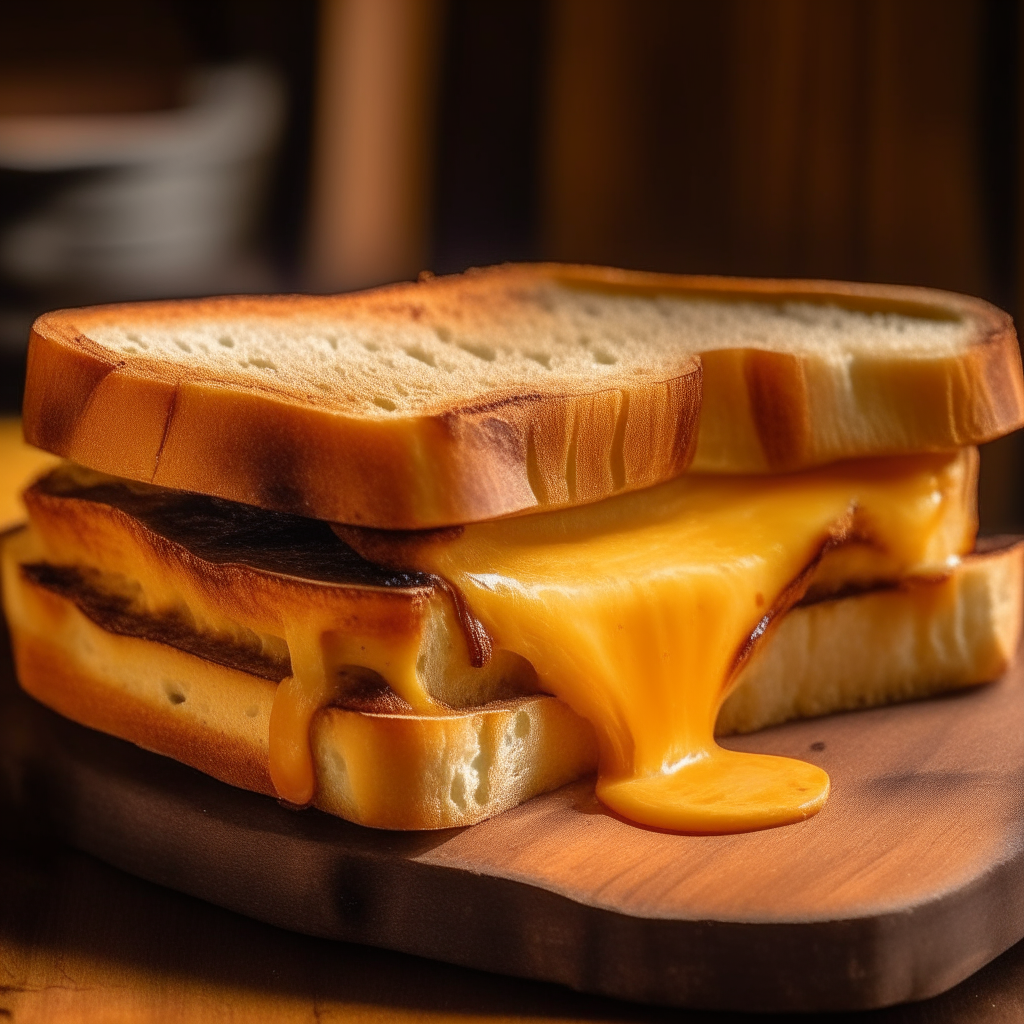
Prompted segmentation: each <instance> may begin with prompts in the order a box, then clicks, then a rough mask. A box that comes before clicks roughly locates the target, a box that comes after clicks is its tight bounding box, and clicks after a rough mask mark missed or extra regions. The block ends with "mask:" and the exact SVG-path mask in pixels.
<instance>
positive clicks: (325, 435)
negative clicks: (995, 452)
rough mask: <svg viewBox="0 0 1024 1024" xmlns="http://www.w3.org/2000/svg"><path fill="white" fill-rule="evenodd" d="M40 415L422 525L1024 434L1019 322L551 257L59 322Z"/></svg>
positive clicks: (99, 457)
mask: <svg viewBox="0 0 1024 1024" xmlns="http://www.w3.org/2000/svg"><path fill="white" fill-rule="evenodd" d="M702 378H703V385H702ZM702 393H703V399H702ZM24 415H25V428H26V433H27V437H28V439H29V440H30V441H31V442H32V443H33V444H37V445H39V446H40V447H42V448H45V449H47V450H49V451H53V452H56V453H57V454H60V455H63V456H65V457H67V458H71V459H74V460H75V461H77V462H79V463H82V464H83V465H87V466H90V467H92V468H94V469H98V470H102V471H104V472H109V473H114V474H116V475H118V476H123V477H130V478H132V479H135V480H141V481H147V482H152V483H156V484H162V485H164V486H168V487H177V488H182V489H185V490H193V491H199V492H202V493H207V494H214V495H219V496H221V497H225V498H230V499H232V500H235V501H242V502H248V503H250V504H254V505H259V506H261V507H264V508H273V509H278V510H281V511H287V512H296V513H300V514H303V515H309V516H314V517H316V518H320V519H327V520H335V521H338V522H345V523H354V524H361V525H367V526H376V527H384V528H402V529H405V528H419V527H429V526H439V525H447V524H458V523H467V522H475V521H478V520H482V519H490V518H494V517H497V516H502V515H508V514H513V513H521V512H526V511H531V510H539V509H552V508H561V507H571V506H574V505H578V504H584V503H587V502H592V501H596V500H599V499H601V498H604V497H607V496H609V495H611V494H614V493H619V492H621V491H626V490H635V489H638V488H642V487H647V486H650V485H652V484H657V483H659V482H662V481H664V480H667V479H670V478H672V477H673V476H675V475H677V474H678V473H680V472H682V471H683V470H684V469H685V468H686V467H687V466H688V465H689V464H690V462H691V460H694V456H696V459H695V463H694V465H695V468H699V469H705V470H708V469H710V470H715V471H725V472H765V471H778V470H793V469H800V468H804V467H810V466H815V465H821V464H823V463H826V462H830V461H834V460H836V459H843V458H855V457H862V456H874V455H890V454H900V453H913V452H922V451H935V450H942V449H948V448H954V447H960V446H964V445H972V444H978V443H980V442H983V441H987V440H990V439H992V438H994V437H997V436H999V435H1000V434H1003V433H1006V432H1008V431H1009V430H1012V429H1015V428H1016V427H1018V426H1020V425H1021V423H1022V422H1024V387H1022V386H1021V377H1020V356H1019V353H1018V349H1017V345H1016V340H1015V335H1014V332H1013V326H1012V323H1011V321H1010V319H1009V317H1007V316H1006V314H1004V313H1002V312H1001V311H999V310H997V309H995V308H994V307H992V306H990V305H988V304H987V303H984V302H982V301H981V300H978V299H968V298H965V297H963V296H957V295H951V294H948V293H944V292H935V291H929V290H926V289H915V288H898V287H891V286H876V285H852V284H832V283H822V282H779V281H752V280H739V279H725V278H698V277H676V276H672V275H661V274H643V273H633V272H627V271H613V270H605V269H602V268H593V267H571V266H557V265H538V266H507V267H496V268H491V269H489V270H484V271H477V272H472V273H467V274H465V275H459V276H454V277H448V278H433V279H430V280H428V281H424V282H422V283H419V284H409V285H396V286H393V287H390V288H384V289H378V290H375V291H371V292H365V293H360V294H354V295H343V296H332V297H309V296H286V297H239V298H229V299H203V300H197V301H194V302H173V303H166V302H160V303H136V304H130V305H122V306H99V307H93V308H90V309H80V310H65V311H62V312H58V313H49V314H47V315H45V316H43V317H40V318H39V320H37V321H36V324H35V326H34V328H33V334H32V342H31V348H30V355H29V371H28V388H27V391H26V401H25V407H24ZM698 418H699V434H698Z"/></svg>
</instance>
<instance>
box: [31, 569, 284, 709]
mask: <svg viewBox="0 0 1024 1024" xmlns="http://www.w3.org/2000/svg"><path fill="white" fill-rule="evenodd" d="M21 573H22V575H23V576H24V577H25V579H27V580H28V581H29V582H31V583H34V584H35V585H36V586H37V587H42V588H43V589H44V590H49V591H51V592H52V593H54V594H57V595H59V596H60V597H63V598H65V599H66V600H68V601H70V602H71V603H72V604H73V605H74V606H75V607H76V608H77V609H78V610H79V611H80V612H81V613H82V614H83V615H84V616H85V617H86V618H87V619H89V620H90V621H91V622H95V623H96V625H97V626H99V627H100V628H101V629H105V630H106V631H107V632H108V633H116V634H117V635H118V636H128V637H134V638H135V639H138V640H149V641H152V642H154V643H159V644H165V645H167V646H168V647H175V648H177V649H178V650H179V651H184V652H185V653H186V654H192V655H195V656H196V657H197V658H203V659H204V660H206V661H212V662H213V663H214V664H216V665H223V666H224V667H225V668H233V669H237V670H238V671H240V672H247V673H249V675H253V676H259V677H260V678H262V679H269V680H270V681H271V682H274V683H278V682H280V681H281V680H282V679H284V678H285V676H287V675H289V674H290V673H291V662H290V660H289V657H288V648H287V646H285V645H284V643H283V641H280V642H279V645H278V650H276V651H275V650H268V649H267V645H266V644H265V643H264V642H263V641H262V639H261V637H260V636H259V635H258V634H256V633H253V632H252V631H251V630H241V629H240V630H238V631H237V632H234V633H232V634H230V635H229V634H227V633H223V632H212V631H207V630H203V629H201V628H199V627H197V625H196V623H195V622H194V621H193V620H192V617H191V615H189V613H188V610H187V609H186V608H170V609H162V610H160V611H152V610H149V609H146V608H144V607H140V606H139V605H138V603H137V602H136V601H135V600H133V595H132V594H131V593H130V591H129V590H128V588H126V587H125V586H124V585H123V584H124V581H119V580H115V579H113V578H112V577H111V574H108V573H101V572H99V571H98V570H95V569H89V568H86V567H84V566H74V565H50V564H49V563H46V562H35V563H29V564H25V565H22V566H21ZM275 639H277V638H275ZM182 700H184V698H182ZM175 703H180V702H177V701H175Z"/></svg>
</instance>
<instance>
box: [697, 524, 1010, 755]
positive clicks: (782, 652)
mask: <svg viewBox="0 0 1024 1024" xmlns="http://www.w3.org/2000/svg"><path fill="white" fill-rule="evenodd" d="M1022 623H1024V542H1020V541H1018V542H1015V543H1014V542H1011V541H1010V540H1008V539H1004V540H1003V541H1002V542H1001V543H998V544H995V545H993V544H991V543H986V542H984V541H982V542H979V550H978V551H977V552H976V553H975V554H973V555H969V556H967V557H966V558H964V559H963V561H962V562H961V563H960V564H959V565H958V566H957V568H956V569H955V570H953V572H951V573H950V574H949V576H947V577H946V578H945V579H941V580H925V579H909V580H905V581H903V582H902V583H900V584H899V585H897V586H895V587H892V588H889V589H880V590H872V591H867V592H865V593H861V594H852V595H848V596H846V597H840V598H834V599H831V600H825V601H818V602H816V603H814V604H809V605H804V606H799V607H797V608H794V609H792V610H791V611H790V612H789V613H787V615H786V616H785V618H784V619H783V620H782V622H780V623H779V626H778V629H777V632H776V633H775V635H774V636H772V637H771V638H770V640H769V641H768V642H767V643H765V644H763V645H762V646H761V647H760V648H759V649H757V650H756V651H755V653H754V655H753V657H752V658H751V660H750V662H748V663H747V665H745V666H744V668H743V671H742V672H741V673H740V675H739V677H738V678H737V680H736V683H735V688H734V689H733V691H732V693H731V694H730V696H729V697H728V698H727V700H726V702H725V704H724V705H723V706H722V710H721V712H720V713H719V716H718V722H717V728H716V731H717V732H718V733H719V734H721V735H728V734H731V733H738V732H754V731H755V730H757V729H763V728H765V726H769V725H777V724H779V723H780V722H785V721H788V720H790V719H793V718H814V717H816V716H818V715H827V714H831V713H833V712H835V711H851V710H854V709H856V708H867V707H875V706H877V705H880V704H895V703H898V702H900V701H905V700H915V699H917V698H920V697H931V696H934V695H935V694H938V693H943V692H945V691H947V690H955V689H960V688H962V687H965V686H973V685H976V684H978V683H984V682H988V681H990V680H992V679H997V678H998V677H999V676H1001V675H1002V674H1003V672H1005V671H1006V669H1007V668H1008V667H1009V665H1010V662H1011V661H1012V659H1013V657H1014V655H1015V654H1016V652H1017V648H1018V646H1019V645H1020V635H1021V627H1022Z"/></svg>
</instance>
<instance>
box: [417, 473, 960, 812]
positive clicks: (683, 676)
mask: <svg viewBox="0 0 1024 1024" xmlns="http://www.w3.org/2000/svg"><path fill="white" fill-rule="evenodd" d="M971 458H973V455H972V454H969V453H964V454H961V455H953V456H949V455H940V456H928V457H919V458H904V459H891V460H875V461H870V462H861V463H850V464H845V465H839V466H836V467H830V468H826V469H823V470H818V471H814V472H810V473H803V474H794V475H790V476H779V477H772V478H764V477H760V478H736V477H732V478H729V477H700V476H685V477H681V478H680V479H678V480H676V481H672V482H670V483H668V484H664V485H661V486H659V487H657V488H652V489H650V490H648V491H645V492H639V493H636V494H630V495H624V496H622V497H619V498H614V499H610V500H608V501H605V502H602V503H600V504H597V505H592V506H589V507H585V508H581V509H574V510H571V511H562V512H553V513H548V514H542V515H533V516H527V517H523V518H520V519H512V520H503V521H499V522H492V523H481V524H475V525H472V526H467V527H466V528H465V529H464V530H463V531H462V532H461V533H460V534H458V535H454V536H453V534H452V533H451V532H447V533H443V534H436V535H433V536H432V538H431V539H430V540H428V541H425V542H423V543H421V544H419V545H418V546H416V547H414V548H413V549H411V550H410V549H408V548H406V549H405V554H404V556H403V557H404V558H405V559H406V560H407V561H408V564H409V565H410V566H411V567H414V568H416V569H420V570H423V571H428V572H432V573H436V574H438V575H441V576H443V577H445V578H446V579H448V580H449V581H450V582H451V583H452V584H454V585H455V586H456V587H458V588H459V589H460V590H461V591H462V592H463V594H464V595H465V597H466V599H467V600H468V602H469V605H470V607H471V608H472V609H473V612H474V614H476V615H477V616H478V617H479V618H480V619H481V621H482V622H483V623H484V625H485V627H486V628H487V630H488V631H489V632H490V634H491V636H492V637H493V639H494V642H495V644H496V646H498V647H501V648H506V649H509V650H512V651H514V652H516V653H517V654H520V655H522V656H523V657H524V658H526V659H527V660H529V661H530V662H531V663H532V664H533V666H534V668H535V669H536V670H537V673H538V677H539V680H540V683H541V686H542V687H543V689H545V690H546V691H548V692H550V693H553V694H555V695H556V696H558V697H560V698H561V699H562V700H564V701H565V702H566V703H568V704H569V705H570V706H571V707H572V708H573V709H574V710H575V711H576V712H577V713H578V714H580V715H582V716H583V717H584V718H586V719H588V720H589V721H590V722H591V723H592V724H593V725H594V727H595V729H596V732H597V735H598V741H599V747H600V769H599V777H598V782H597V795H598V797H599V798H600V799H601V800H602V801H603V802H604V803H605V804H606V805H607V806H608V807H610V808H611V809H612V810H614V811H616V812H618V813H619V814H621V815H622V816H623V817H625V818H628V819H630V820H631V821H635V822H639V823H642V824H645V825H650V826H655V827H658V828H665V829H672V830H678V831H688V832H732V831H743V830H747V829H756V828H764V827H768V826H773V825H781V824H785V823H788V822H793V821H798V820H800V819H802V818H806V817H807V816H809V815H811V814H813V813H815V812H816V811H817V810H819V809H820V808H821V807H822V805H823V804H824V802H825V799H826V797H827V795H828V791H829V779H828V776H827V774H826V773H825V772H824V771H822V770H821V769H820V768H817V767H815V766H814V765H811V764H807V763H804V762H801V761H796V760H792V759H789V758H782V757H771V756H765V755H758V754H748V753H736V752H732V751H728V750H724V749H722V748H721V747H719V746H717V745H716V743H715V741H714V735H713V734H714V724H715V718H716V716H717V714H718V710H719V708H720V707H721V705H722V702H723V701H724V700H725V698H726V696H727V695H728V693H729V688H730V684H731V683H732V681H733V680H734V678H735V676H736V673H737V669H738V667H739V665H740V664H741V662H742V660H743V657H744V656H745V653H749V650H750V649H751V647H752V646H753V644H755V643H757V642H759V641H760V639H761V638H763V636H764V634H765V633H766V631H768V630H769V629H770V628H771V624H772V621H773V618H777V617H778V616H779V615H781V614H783V613H784V612H785V610H786V608H787V607H789V606H790V605H791V604H792V603H794V602H795V601H797V600H799V598H800V597H801V595H802V594H803V593H804V592H805V590H806V588H807V587H808V586H809V585H810V584H811V582H812V578H813V575H814V572H815V571H817V572H818V573H819V574H820V577H821V578H822V579H825V580H826V581H827V582H828V583H829V585H833V586H834V585H839V584H845V583H857V582H862V581H865V582H866V581H868V580H873V579H878V578H886V577H887V578H890V579H897V578H900V577H902V576H906V575H909V574H921V573H929V574H941V573H943V572H945V571H948V569H949V568H950V566H951V565H953V564H955V561H956V559H957V556H958V555H959V554H960V553H962V552H964V551H966V550H968V549H969V547H970V545H971V543H972V541H973V533H974V523H973V519H972V517H971V516H964V515H963V514H962V506H963V498H964V495H963V490H964V487H965V482H964V481H965V480H967V479H969V478H971V477H972V474H971V473H970V472H969V471H968V470H967V469H965V462H966V461H969V460H970V459H971ZM954 508H955V511H956V513H957V514H951V510H954ZM843 544H847V545H850V550H851V551H853V552H854V554H853V555H852V556H851V555H849V554H847V553H845V552H844V550H843V548H842V547H841V545H843ZM831 548H835V549H836V550H835V551H834V552H833V553H832V554H829V553H828V552H829V550H830V549H831Z"/></svg>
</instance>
